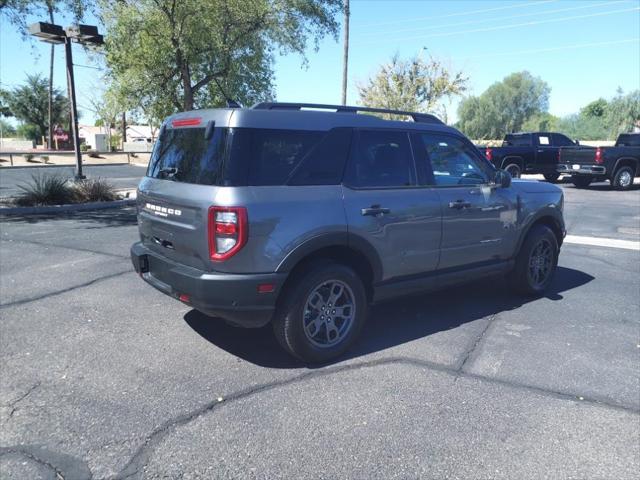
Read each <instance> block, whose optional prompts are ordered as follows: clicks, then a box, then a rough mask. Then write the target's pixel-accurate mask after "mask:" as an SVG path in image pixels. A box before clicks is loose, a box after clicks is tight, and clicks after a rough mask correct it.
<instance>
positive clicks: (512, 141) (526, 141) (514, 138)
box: [502, 135, 531, 147]
mask: <svg viewBox="0 0 640 480" xmlns="http://www.w3.org/2000/svg"><path fill="white" fill-rule="evenodd" d="M502 145H503V146H511V147H528V146H530V145H531V135H507V136H506V137H504V142H502Z"/></svg>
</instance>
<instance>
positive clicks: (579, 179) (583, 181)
mask: <svg viewBox="0 0 640 480" xmlns="http://www.w3.org/2000/svg"><path fill="white" fill-rule="evenodd" d="M592 180H593V179H592V178H591V177H583V176H578V175H574V176H572V177H571V183H573V185H574V186H575V187H576V188H587V187H588V186H589V185H591V181H592Z"/></svg>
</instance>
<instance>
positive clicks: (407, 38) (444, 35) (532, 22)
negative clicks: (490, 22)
mask: <svg viewBox="0 0 640 480" xmlns="http://www.w3.org/2000/svg"><path fill="white" fill-rule="evenodd" d="M638 10H640V7H635V8H627V9H622V10H607V11H606V12H599V13H590V14H587V15H574V16H572V17H562V18H552V19H549V20H539V21H531V22H525V23H512V24H509V25H497V26H494V27H487V28H476V29H473V30H458V31H455V32H445V33H432V34H430V35H412V36H410V37H400V38H383V39H379V40H376V41H373V42H358V43H356V44H355V45H359V46H364V45H371V44H378V43H383V42H384V43H389V42H398V41H402V40H414V39H423V38H434V37H450V36H453V35H460V34H464V35H467V34H469V33H477V32H491V31H495V30H507V29H509V28H519V27H530V26H534V25H542V24H545V23H557V22H563V21H565V20H577V19H581V18H592V17H601V16H604V15H613V14H614V13H624V12H636V11H638Z"/></svg>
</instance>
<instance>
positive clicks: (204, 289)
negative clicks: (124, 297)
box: [131, 242, 287, 328]
mask: <svg viewBox="0 0 640 480" xmlns="http://www.w3.org/2000/svg"><path fill="white" fill-rule="evenodd" d="M131 261H132V263H133V267H134V268H135V270H136V272H137V273H138V274H139V275H140V277H141V278H142V279H143V280H144V281H145V282H147V283H148V284H149V285H151V286H152V287H154V288H156V289H157V290H160V291H161V292H162V293H164V294H166V295H169V296H170V297H173V298H175V299H177V300H180V296H181V295H188V301H187V300H186V299H184V297H183V299H184V300H180V301H182V302H183V303H185V304H187V305H190V306H192V307H193V308H195V309H196V310H199V311H201V312H202V313H205V314H207V315H209V316H212V317H220V318H222V319H224V320H226V321H228V322H229V323H232V324H234V325H237V326H241V327H247V328H256V327H261V326H263V325H266V324H267V323H269V321H270V320H271V317H272V316H273V312H274V310H275V304H276V299H277V298H278V293H279V291H280V289H281V288H282V285H283V283H284V281H285V279H286V277H287V274H286V273H264V274H263V273H261V274H229V273H219V272H204V271H201V270H198V269H195V268H192V267H187V266H185V265H181V264H178V263H175V262H173V261H171V260H169V259H167V258H165V257H162V256H160V255H158V254H156V253H155V252H152V251H151V250H149V249H148V248H146V247H145V246H144V245H143V244H142V243H140V242H138V243H134V244H133V245H132V247H131ZM261 284H273V285H274V287H275V288H274V290H273V291H272V292H269V293H258V285H261Z"/></svg>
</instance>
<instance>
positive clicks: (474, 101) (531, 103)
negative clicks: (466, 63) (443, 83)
mask: <svg viewBox="0 0 640 480" xmlns="http://www.w3.org/2000/svg"><path fill="white" fill-rule="evenodd" d="M550 92H551V88H550V87H549V85H548V84H547V83H546V82H545V81H543V80H542V79H540V78H538V77H534V76H533V75H531V74H530V73H529V72H527V71H523V72H517V73H512V74H511V75H509V76H508V77H506V78H504V80H502V81H501V82H496V83H494V84H493V85H491V86H490V87H489V88H488V89H487V90H486V91H485V92H484V93H482V94H481V95H480V96H479V97H473V96H472V97H468V98H466V99H465V100H463V101H462V102H460V105H459V107H458V119H459V120H458V126H459V128H460V129H461V130H462V131H463V132H464V133H466V134H467V135H468V136H470V137H471V138H475V139H497V138H502V137H503V136H504V135H505V134H506V133H510V132H514V131H519V130H522V128H523V125H524V122H525V121H526V120H527V119H529V118H531V117H532V116H534V115H537V114H541V113H545V112H547V110H548V109H549V94H550Z"/></svg>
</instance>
